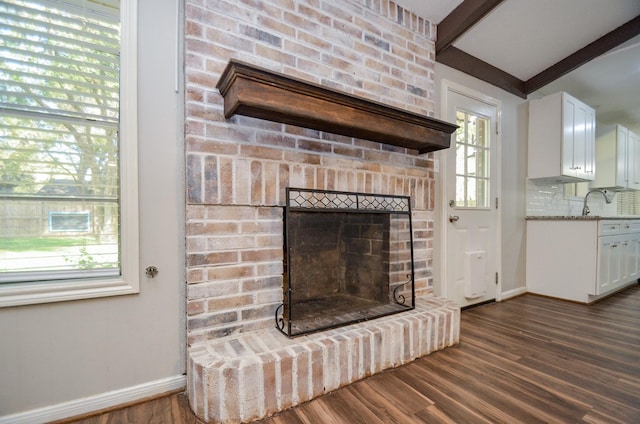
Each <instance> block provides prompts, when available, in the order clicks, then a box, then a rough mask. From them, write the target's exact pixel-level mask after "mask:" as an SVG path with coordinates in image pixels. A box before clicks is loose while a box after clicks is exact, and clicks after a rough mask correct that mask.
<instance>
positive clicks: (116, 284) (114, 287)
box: [0, 277, 140, 308]
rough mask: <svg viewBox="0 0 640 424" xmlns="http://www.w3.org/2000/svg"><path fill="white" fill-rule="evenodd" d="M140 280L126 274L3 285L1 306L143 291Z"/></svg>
mask: <svg viewBox="0 0 640 424" xmlns="http://www.w3.org/2000/svg"><path fill="white" fill-rule="evenodd" d="M139 292H140V290H139V287H138V284H137V282H131V281H129V282H128V281H125V280H124V279H122V277H118V278H111V279H99V280H93V279H92V280H80V281H78V280H75V281H55V282H51V281H48V282H33V283H13V284H2V285H0V308H6V307H11V306H23V305H35V304H42V303H52V302H66V301H69V300H80V299H92V298H98V297H107V296H119V295H126V294H135V293H139Z"/></svg>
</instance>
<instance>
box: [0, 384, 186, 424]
mask: <svg viewBox="0 0 640 424" xmlns="http://www.w3.org/2000/svg"><path fill="white" fill-rule="evenodd" d="M186 384H187V378H186V377H185V376H184V375H178V376H175V377H168V378H164V379H161V380H155V381H150V382H148V383H144V384H140V385H138V386H132V387H126V388H124V389H119V390H114V391H112V392H106V393H101V394H99V395H95V396H89V397H86V398H81V399H77V400H72V401H69V402H63V403H59V404H56V405H51V406H45V407H44V408H38V409H32V410H30V411H25V412H19V413H17V414H12V415H4V416H0V424H9V423H11V424H42V423H46V422H49V421H55V420H61V419H64V418H69V417H75V416H77V415H83V414H88V413H90V412H94V411H98V410H100V409H105V408H111V407H114V406H118V405H122V404H125V403H129V402H134V401H136V400H140V399H144V398H146V397H150V396H155V395H159V394H162V393H167V392H171V391H174V390H179V389H182V388H184V387H185V386H186Z"/></svg>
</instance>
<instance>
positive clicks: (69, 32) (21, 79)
mask: <svg viewBox="0 0 640 424" xmlns="http://www.w3.org/2000/svg"><path fill="white" fill-rule="evenodd" d="M119 14H120V12H119V2H117V1H112V0H108V1H100V2H94V1H90V0H86V1H83V2H77V1H64V0H60V1H20V0H13V1H6V2H0V108H1V110H2V113H1V114H0V200H1V201H2V206H1V207H0V221H1V222H2V225H0V282H12V281H29V280H34V277H33V275H34V274H36V273H38V272H40V273H41V274H39V275H40V277H38V278H36V279H40V280H51V279H59V278H65V279H67V278H73V276H74V275H73V273H74V272H77V273H78V275H79V276H82V277H87V276H91V273H89V274H87V271H91V270H100V272H99V274H100V276H104V275H118V274H119V273H120V262H119V261H120V258H119V255H120V253H119V246H120V233H119V228H120V211H119V204H120V202H119V198H120V187H119V174H120V166H119V153H118V151H119V113H120V112H119V101H120V100H119V97H120V92H119V90H120V87H119V72H120V23H119ZM105 271H108V272H107V273H106V274H105ZM20 273H23V274H25V275H23V276H21V275H20ZM96 273H98V272H97V271H96ZM27 274H28V275H27Z"/></svg>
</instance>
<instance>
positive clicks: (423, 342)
mask: <svg viewBox="0 0 640 424" xmlns="http://www.w3.org/2000/svg"><path fill="white" fill-rule="evenodd" d="M459 337H460V308H459V307H457V306H456V305H455V304H453V303H452V302H449V301H445V300H442V299H439V298H435V297H427V298H422V299H418V301H417V302H416V309H415V310H413V311H411V312H408V313H402V314H399V315H393V316H389V317H385V318H380V319H376V320H373V321H367V322H363V323H359V324H355V325H349V326H345V327H341V328H338V329H334V330H330V331H324V332H321V333H315V334H311V335H308V336H302V337H299V338H295V339H287V338H285V337H284V336H283V335H282V334H281V333H280V332H279V331H278V330H277V329H275V328H271V329H268V330H263V331H258V332H249V333H244V334H242V335H238V336H229V337H224V338H220V339H218V340H216V341H211V342H203V343H198V344H195V345H194V346H192V347H191V348H190V349H189V364H188V368H189V372H188V373H187V376H188V390H189V393H191V394H193V395H192V396H190V404H191V408H192V409H193V410H194V411H195V413H196V414H197V415H198V416H199V417H200V418H202V419H203V420H205V421H207V422H215V423H239V422H250V421H253V420H256V419H260V418H263V417H266V416H269V415H272V414H274V413H276V412H278V411H282V410H284V409H287V408H290V407H292V406H295V405H297V404H299V403H302V402H305V401H307V400H310V399H313V398H315V397H318V396H321V395H323V394H325V393H328V392H330V391H332V390H335V389H337V388H339V387H342V386H345V385H347V384H350V383H353V382H354V381H357V380H360V379H362V378H364V377H367V376H369V375H372V374H375V373H377V372H380V371H383V370H385V369H388V368H392V367H397V366H399V365H402V364H406V363H408V362H410V361H413V360H414V359H416V358H419V357H421V356H424V355H426V354H428V353H431V352H433V351H435V350H439V349H443V348H445V347H447V346H452V345H453V344H455V343H457V342H458V341H459Z"/></svg>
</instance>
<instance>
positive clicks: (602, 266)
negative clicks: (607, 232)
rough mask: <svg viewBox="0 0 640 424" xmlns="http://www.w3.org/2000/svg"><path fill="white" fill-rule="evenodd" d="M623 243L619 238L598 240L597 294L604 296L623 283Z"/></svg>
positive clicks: (612, 237)
mask: <svg viewBox="0 0 640 424" xmlns="http://www.w3.org/2000/svg"><path fill="white" fill-rule="evenodd" d="M624 255H625V253H624V251H623V249H622V243H621V240H620V238H619V237H618V236H610V237H599V238H598V284H597V286H596V293H595V294H597V295H598V294H603V293H606V292H607V291H609V290H611V289H613V288H614V287H615V286H616V285H618V284H620V282H621V281H622V273H623V270H622V265H623V260H622V258H623V256H624Z"/></svg>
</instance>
